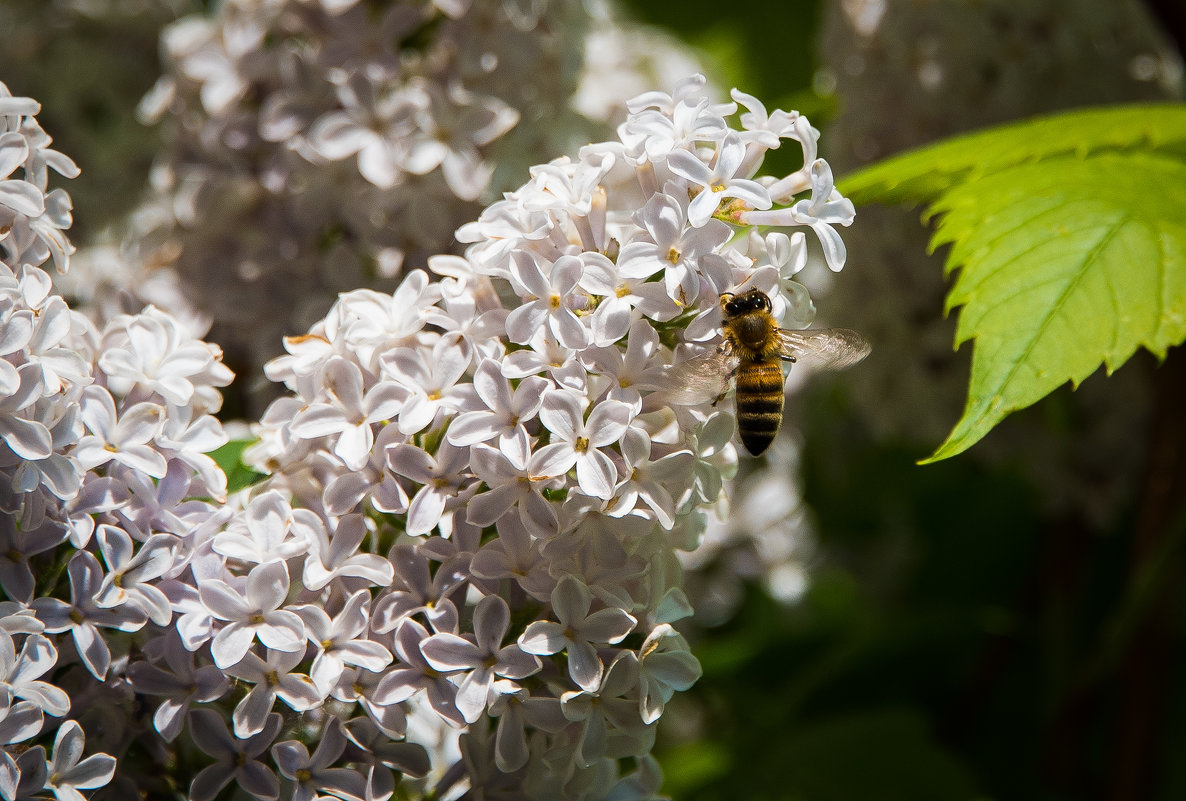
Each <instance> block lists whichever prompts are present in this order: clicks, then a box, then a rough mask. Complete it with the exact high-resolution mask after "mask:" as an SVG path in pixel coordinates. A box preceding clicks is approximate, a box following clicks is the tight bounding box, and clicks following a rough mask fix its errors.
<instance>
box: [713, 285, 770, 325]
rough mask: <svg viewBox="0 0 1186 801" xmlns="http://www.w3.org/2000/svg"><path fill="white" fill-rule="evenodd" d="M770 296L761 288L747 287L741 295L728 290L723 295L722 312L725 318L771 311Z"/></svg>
mask: <svg viewBox="0 0 1186 801" xmlns="http://www.w3.org/2000/svg"><path fill="white" fill-rule="evenodd" d="M772 308H773V307H772V306H771V304H770V298H769V297H768V296H767V295H766V293H765V292H763V291H762V290H760V289H747V290H746V291H744V292H742V293H741V294H740V295H734V294H733V293H731V292H726V293H725V294H724V295H721V312H722V313H723V314H724V315H725V319H729V318H731V317H737V316H740V315H742V314H750V313H752V312H756V311H766V312H768V311H770V310H771V309H772Z"/></svg>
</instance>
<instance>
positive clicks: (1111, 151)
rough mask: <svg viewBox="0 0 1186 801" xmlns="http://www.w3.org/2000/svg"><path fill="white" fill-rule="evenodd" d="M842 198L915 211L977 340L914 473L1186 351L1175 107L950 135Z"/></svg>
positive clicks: (1184, 223)
mask: <svg viewBox="0 0 1186 801" xmlns="http://www.w3.org/2000/svg"><path fill="white" fill-rule="evenodd" d="M842 190H843V191H844V192H845V193H846V194H847V195H848V196H849V197H851V198H852V199H853V200H854V201H855V202H858V203H864V202H869V201H879V202H899V203H900V202H913V203H928V204H929V207H928V211H927V214H928V216H936V217H937V218H938V225H937V228H936V231H935V235H934V238H933V239H932V247H938V246H940V245H945V244H950V245H951V249H950V251H949V253H948V258H947V272H948V273H949V274H950V273H951V272H953V271H954V270H957V269H958V270H959V275H958V278H957V279H956V281H955V282H954V284H953V285H952V287H951V290H950V292H949V294H948V296H947V303H946V310H947V311H950V310H951V309H954V308H957V307H958V308H961V312H960V319H959V324H958V327H957V330H956V338H955V344H956V347H958V346H959V345H960V344H962V343H963V342H966V341H968V340H974V346H973V351H972V375H971V380H970V382H969V388H968V401H967V405H966V407H965V409H964V413H963V416H962V417H961V419H960V420H959V422H958V423H956V426H955V428H954V430H953V431H952V432H951V434H950V435H949V436H948V438H947V440H946V441H945V442H944V443H943V444H942V445H941V446H940V447H939V449H938V450H937V451H935V453H934V454H932V455H931V456H930V457H929V458H928V459H927V460H925V461H935V460H938V459H944V458H947V457H949V456H954V455H955V454H957V453H960V452H962V451H964V450H966V449H967V448H969V447H971V446H972V445H973V444H974V443H976V442H977V441H978V440H980V439H981V438H982V437H983V436H984V435H985V434H987V433H988V432H989V431H990V430H991V429H992V428H993V426H995V425H996V424H997V423H998V422H1000V420H1001V419H1003V418H1004V417H1005V416H1006V415H1007V414H1009V413H1010V412H1012V411H1015V410H1017V409H1021V408H1024V407H1026V406H1028V405H1030V404H1032V403H1034V402H1035V401H1037V400H1039V399H1040V398H1042V397H1043V396H1045V395H1047V394H1048V393H1050V392H1051V391H1052V390H1054V389H1056V388H1057V387H1059V386H1060V385H1062V384H1063V383H1065V382H1067V381H1070V382H1071V383H1072V384H1073V385H1078V384H1079V382H1080V381H1082V380H1083V379H1085V378H1086V377H1087V376H1089V375H1091V374H1092V373H1093V372H1095V371H1096V369H1098V368H1099V366H1100V365H1101V364H1102V365H1104V366H1105V368H1106V369H1107V371H1108V372H1109V373H1111V372H1112V371H1113V370H1115V369H1116V368H1118V367H1119V366H1120V365H1122V364H1123V363H1124V362H1125V361H1127V359H1128V358H1129V357H1130V356H1132V354H1133V353H1134V352H1135V351H1136V349H1137V348H1138V347H1145V348H1147V349H1148V350H1150V351H1152V352H1153V353H1154V354H1156V355H1157V356H1158V357H1159V358H1160V357H1163V356H1164V355H1165V351H1166V349H1167V348H1168V347H1170V346H1172V345H1176V344H1179V343H1181V342H1182V341H1183V339H1186V106H1182V105H1158V106H1137V107H1123V108H1110V109H1095V110H1091V111H1081V112H1071V113H1065V114H1060V115H1056V116H1052V117H1048V118H1043V119H1041V120H1036V121H1033V122H1027V123H1021V124H1014V125H1009V126H1004V127H1001V128H996V129H993V130H989V131H985V132H981V133H977V134H972V135H969V136H962V137H958V138H956V139H952V140H949V141H947V142H944V143H941V144H938V145H935V146H932V147H928V148H924V149H922V150H918V151H914V152H911V153H908V154H905V155H903V156H900V157H896V158H893V159H890V160H888V161H885V162H882V163H880V164H877V165H874V166H872V167H870V168H868V169H866V170H863V171H861V172H860V173H858V174H856V175H854V176H852V177H851V178H850V179H849V180H847V181H844V182H843V186H842Z"/></svg>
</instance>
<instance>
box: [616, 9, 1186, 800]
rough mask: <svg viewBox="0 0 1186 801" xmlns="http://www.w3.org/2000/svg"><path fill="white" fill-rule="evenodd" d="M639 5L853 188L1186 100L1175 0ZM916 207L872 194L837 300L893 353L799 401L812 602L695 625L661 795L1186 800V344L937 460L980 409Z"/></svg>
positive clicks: (760, 604) (666, 748)
mask: <svg viewBox="0 0 1186 801" xmlns="http://www.w3.org/2000/svg"><path fill="white" fill-rule="evenodd" d="M630 6H631V8H633V9H634V11H635V13H637V14H638V15H639V16H641V17H643V18H645V19H647V20H649V21H651V22H653V23H654V24H657V25H666V26H671V27H673V28H675V29H676V31H677V32H678V34H679V35H680V36H681V37H683V38H684V39H686V40H688V41H690V42H692V43H694V44H698V45H700V46H701V47H703V48H704V49H705V50H706V51H707V52H708V53H709V55H710V58H713V59H715V60H716V62H717V63H718V64H720V65H721V66H722V67H723V69H722V71H721V73H720V75H721V76H722V77H720V78H719V80H721V81H726V79H727V80H728V81H730V82H734V83H736V84H737V85H739V86H742V87H743V88H746V90H747V91H749V92H751V93H753V94H756V95H758V96H759V97H760V98H762V99H763V100H764V101H766V103H767V105H768V107H773V106H776V105H777V106H781V107H784V108H786V107H796V108H799V109H801V110H802V111H804V113H807V114H808V115H809V116H810V117H811V119H812V121H813V123H814V124H815V125H816V126H817V127H818V128H820V129H821V130H822V137H821V140H820V155H821V156H823V157H825V158H827V159H828V161H829V162H830V163H831V164H832V166H833V169H834V171H835V173H836V175H837V183H838V186H839V188H840V189H841V190H842V191H843V188H844V175H845V173H846V172H849V171H851V170H853V169H854V168H856V167H858V166H861V165H863V164H867V163H870V162H871V161H874V160H876V159H878V158H882V157H885V156H888V155H891V154H893V153H896V152H899V151H901V150H904V149H908V148H910V147H913V146H917V145H922V144H925V143H927V142H931V141H935V140H937V139H940V138H942V137H945V136H948V135H951V134H954V133H958V132H961V131H965V130H971V129H975V128H979V127H983V126H987V125H991V124H994V123H999V122H1005V121H1008V120H1015V119H1023V118H1028V117H1031V116H1034V115H1037V114H1041V113H1044V112H1049V111H1054V110H1057V109H1063V108H1070V107H1076V106H1089V105H1104V104H1113V103H1124V102H1135V101H1156V100H1176V99H1180V97H1181V91H1182V81H1181V44H1182V41H1183V38H1184V37H1186V25H1184V15H1183V6H1182V5H1181V4H1179V3H1176V2H1162V3H1152V2H1151V3H1147V4H1146V3H1140V2H1127V1H1126V0H1119V1H1116V0H1088V1H1087V2H1069V1H1067V0H1008V1H1006V0H1000V1H998V2H993V1H992V0H980V1H974V0H945V1H943V2H938V1H936V2H926V1H925V0H920V1H917V2H904V1H902V0H898V1H895V0H887V2H884V3H880V2H859V1H854V2H782V3H780V2H773V1H772V2H764V3H754V4H747V5H746V7H745V9H744V11H742V12H740V13H730V14H728V15H725V14H723V13H721V12H719V11H717V12H714V11H713V8H714V6H713V5H712V4H709V3H707V2H705V3H697V2H693V3H688V4H685V10H682V11H681V12H680V13H679V14H678V15H674V14H671V13H670V12H669V11H668V10H666V4H662V3H658V2H644V0H635V1H634V2H632V3H631V4H630ZM794 155H797V154H794ZM789 166H791V167H792V168H793V167H794V166H797V165H794V164H790V165H789ZM920 211H921V210H919V209H899V208H861V209H858V214H857V221H856V223H855V224H854V225H853V226H852V227H851V228H850V229H848V230H847V231H845V232H844V236H845V241H846V243H847V245H848V248H849V260H848V265H847V267H846V268H845V269H844V271H843V273H841V274H840V275H839V276H837V277H836V278H835V280H833V281H831V282H829V283H828V284H827V285H825V286H822V287H821V288H819V289H818V290H817V292H816V300H817V305H818V306H819V308H820V320H821V322H823V323H825V324H835V325H845V326H851V327H855V328H859V329H860V330H862V331H863V332H865V333H866V335H867V336H868V337H869V339H870V340H871V341H872V342H873V346H874V351H873V355H872V356H871V357H870V358H869V359H868V360H867V361H866V362H864V363H862V364H861V365H859V366H858V367H857V368H855V369H853V370H852V371H850V372H849V373H846V374H843V375H837V376H834V377H833V376H828V377H819V378H816V379H814V380H813V381H812V382H811V383H810V384H809V385H808V386H807V388H806V389H805V390H803V391H801V392H799V393H797V394H796V395H795V396H794V398H793V401H792V405H791V412H790V413H791V415H792V418H790V419H792V420H794V422H795V424H796V430H795V431H794V432H792V435H793V436H795V437H796V438H797V441H798V444H799V445H800V447H801V470H802V482H803V498H804V502H805V504H806V507H807V510H808V514H807V519H808V521H809V522H810V531H811V534H812V536H813V537H814V539H815V543H814V545H815V547H814V550H813V551H812V556H811V558H810V560H809V561H808V563H807V564H806V565H805V567H806V574H807V576H808V581H807V584H806V589H805V591H804V593H803V594H802V595H801V596H800V597H799V598H798V599H797V600H796V601H794V602H792V603H779V602H776V601H774V600H772V599H771V597H770V596H769V594H767V593H765V592H764V590H763V588H762V587H761V586H760V585H759V583H758V582H751V583H750V584H749V585H748V592H746V594H745V597H744V601H743V602H742V603H741V605H740V606H739V607H737V608H736V611H735V613H734V614H733V615H732V617H730V618H729V619H728V620H727V621H725V622H720V623H717V624H716V625H713V626H712V627H707V626H703V627H701V628H699V629H697V628H695V626H693V628H692V630H691V632H690V633H691V635H692V636H693V637H694V639H695V640H696V641H695V642H694V644H693V648H694V651H695V652H696V653H697V654H698V655H699V657H700V658H701V660H702V662H703V665H704V670H705V674H704V678H703V679H702V680H701V681H700V682H699V684H698V685H697V686H696V687H694V688H693V689H692V690H691V691H690V692H689V693H687V694H685V695H686V697H682V698H681V697H677V699H676V701H675V704H676V705H673V707H672V708H671V709H670V710H669V712H670V719H669V717H668V716H665V717H664V724H665V725H666V726H667V729H666V731H665V732H664V733H663V734H664V736H661V742H662V744H663V745H662V750H661V754H662V759H663V763H664V767H665V770H666V771H667V777H668V783H667V785H666V789H667V791H668V792H669V793H670V794H671V795H672V796H673V797H675V798H677V799H681V800H682V801H692V800H693V799H694V800H695V801H708V800H709V799H735V798H745V799H804V800H806V801H857V800H860V801H880V800H887V801H888V800H891V799H892V800H896V799H901V800H902V801H929V800H930V799H934V801H954V800H955V799H984V798H997V799H1011V800H1013V801H1018V800H1022V801H1028V800H1030V799H1033V800H1037V799H1060V800H1065V801H1071V799H1074V800H1075V801H1087V800H1088V799H1100V800H1101V801H1102V800H1103V799H1108V800H1109V801H1127V800H1128V799H1167V800H1168V799H1180V798H1186V759H1183V758H1182V757H1183V756H1186V661H1184V658H1183V657H1184V654H1183V646H1184V645H1186V639H1184V638H1183V616H1182V610H1183V608H1186V603H1184V601H1186V598H1184V597H1183V596H1184V593H1183V589H1182V581H1181V579H1182V561H1183V549H1182V540H1183V533H1184V531H1186V506H1184V505H1183V501H1184V500H1186V449H1184V447H1183V446H1184V445H1186V428H1184V424H1183V410H1186V369H1184V365H1183V361H1184V360H1183V358H1182V357H1181V355H1180V354H1178V353H1176V352H1173V351H1171V354H1170V356H1169V358H1168V359H1167V360H1166V361H1165V363H1164V364H1161V365H1158V364H1157V362H1156V360H1155V359H1154V358H1153V357H1152V356H1150V355H1149V354H1148V353H1138V354H1137V356H1135V357H1134V358H1133V359H1132V360H1131V361H1130V362H1129V363H1128V364H1127V365H1125V366H1124V367H1123V368H1122V369H1120V370H1118V371H1117V372H1116V373H1115V374H1114V375H1112V376H1110V377H1109V376H1105V375H1103V373H1102V371H1101V372H1100V373H1099V374H1097V375H1094V376H1092V377H1091V378H1089V379H1088V380H1087V381H1086V382H1084V383H1083V384H1082V385H1081V386H1080V387H1079V388H1078V390H1075V391H1072V390H1071V388H1070V387H1069V386H1067V387H1063V388H1062V389H1060V390H1058V391H1056V392H1055V393H1053V394H1052V395H1051V396H1050V397H1048V398H1046V399H1045V400H1044V401H1042V402H1041V403H1039V404H1037V405H1036V406H1034V407H1032V408H1030V409H1027V410H1025V411H1023V412H1020V413H1018V414H1015V415H1013V416H1012V417H1011V418H1009V419H1007V420H1006V421H1005V422H1004V423H1003V424H1002V425H1001V426H1000V427H999V428H998V429H997V430H996V431H994V432H993V433H992V434H991V435H990V436H989V437H988V438H987V439H985V440H984V441H982V442H981V443H979V444H977V445H976V446H975V447H973V448H972V450H971V451H969V452H966V453H964V454H962V455H960V456H958V457H956V458H954V459H950V460H948V461H945V462H942V463H938V464H934V465H929V466H917V465H916V464H915V462H916V460H918V459H920V458H923V457H925V456H927V455H928V454H929V453H930V452H931V451H932V450H933V449H934V448H935V447H937V445H938V444H939V443H940V442H941V441H942V440H943V438H944V436H945V435H946V433H947V432H948V431H949V430H950V428H951V426H952V425H953V424H954V423H955V421H956V419H957V418H958V417H959V413H960V411H961V410H962V408H963V403H964V397H965V391H966V381H967V369H968V368H967V365H968V356H969V347H968V346H965V347H964V348H963V349H962V350H961V351H960V352H958V353H954V352H953V351H952V344H951V343H952V341H953V333H954V313H953V315H952V317H951V318H950V319H944V316H943V313H942V310H943V296H944V292H945V288H946V282H945V281H944V279H943V277H942V275H943V272H942V269H943V260H944V256H945V254H944V253H943V252H942V251H941V252H939V253H936V254H934V255H933V256H928V255H927V253H926V245H927V240H928V237H929V234H928V232H927V230H926V229H925V228H924V227H923V226H922V225H921V224H920V222H919V212H920ZM808 269H809V270H810V269H812V268H811V267H809V268H808ZM805 280H808V281H810V278H807V279H805ZM775 468H776V466H775V465H771V466H769V467H768V468H766V469H775ZM743 480H744V479H743ZM694 622H695V621H694ZM714 622H715V621H714ZM681 714H682V716H683V719H684V720H686V721H688V723H687V724H686V725H685V726H681V725H680V724H679V723H677V722H676V721H678V720H680V719H681Z"/></svg>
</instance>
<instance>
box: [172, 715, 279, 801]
mask: <svg viewBox="0 0 1186 801" xmlns="http://www.w3.org/2000/svg"><path fill="white" fill-rule="evenodd" d="M189 732H190V734H191V735H192V736H193V738H194V743H195V744H196V745H197V746H198V748H200V749H202V753H204V754H206V755H207V756H210V757H213V758H214V760H215V762H214V764H213V765H208V766H207V767H205V768H202V770H201V771H200V772H199V773H198V774H197V775H196V776H194V779H193V782H191V783H190V786H189V797H190V799H192V801H211V799H213V798H214V796H216V795H218V793H219V791H221V790H222V788H223V787H226V786H227V785H228V784H230V783H231V782H232V781H234V782H235V783H236V784H238V786H239V787H241V788H243V789H244V790H246V791H247V792H248V793H251V795H252V797H253V798H257V799H260V800H261V801H274V799H276V798H279V797H280V782H279V781H277V780H276V774H275V773H273V772H272V770H271V768H269V767H268V766H266V765H265V764H264V763H263V762H260V761H259V756H260V755H261V754H263V753H264V752H265V751H267V749H268V746H270V745H271V744H272V741H273V740H275V739H276V735H277V734H278V733H279V732H280V715H278V714H276V713H272V714H271V715H268V717H267V720H266V721H265V723H264V726H263V728H262V729H261V730H260V731H259V732H258V733H257V734H254V735H252V736H251V737H249V738H247V739H245V740H239V739H236V738H234V737H232V736H231V733H230V732H228V731H227V728H226V723H224V722H223V720H222V718H221V717H219V715H218V713H217V712H215V711H214V710H213V709H195V710H194V711H192V712H190V713H189Z"/></svg>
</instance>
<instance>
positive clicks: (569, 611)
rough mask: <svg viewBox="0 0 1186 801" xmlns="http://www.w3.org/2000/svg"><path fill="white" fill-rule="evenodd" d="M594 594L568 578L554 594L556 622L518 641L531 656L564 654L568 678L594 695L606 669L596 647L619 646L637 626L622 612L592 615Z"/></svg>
mask: <svg viewBox="0 0 1186 801" xmlns="http://www.w3.org/2000/svg"><path fill="white" fill-rule="evenodd" d="M592 605H593V594H592V593H591V592H589V588H588V587H586V586H585V585H584V584H582V583H581V582H580V581H579V580H578V579H576V578H573V577H572V576H566V577H565V578H563V579H561V580H560V582H559V583H558V584H557V585H556V589H554V590H552V612H553V614H555V615H556V621H555V622H553V621H550V620H539V621H536V622H534V623H532V624H530V625H529V626H528V627H527V629H526V631H524V632H523V634H522V636H521V637H520V638H519V647H520V648H522V649H523V650H524V651H525V652H527V653H529V654H539V655H541V656H547V655H550V654H555V653H558V652H560V651H561V650H563V651H565V652H566V653H567V654H568V675H569V676H570V677H571V678H572V680H573V681H574V682H575V683H576V684H577V686H578V687H581V688H582V689H584V690H587V691H589V692H592V691H594V690H596V689H597V686H598V685H599V684H600V683H601V676H602V670H603V665H602V663H601V659H600V657H599V656H598V655H597V649H596V648H595V647H594V645H595V644H597V645H603V644H609V645H613V644H614V643H617V642H620V641H621V640H622V639H623V638H624V637H625V636H626V635H627V634H629V633H630V632H631V631H632V630H633V629H634V624H635V623H637V622H638V621H636V620H635V619H634V618H633V617H631V616H630V615H628V614H627V613H625V612H623V611H622V610H621V609H615V608H613V607H608V608H605V609H599V610H597V611H596V612H592V613H590V609H591V608H592Z"/></svg>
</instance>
